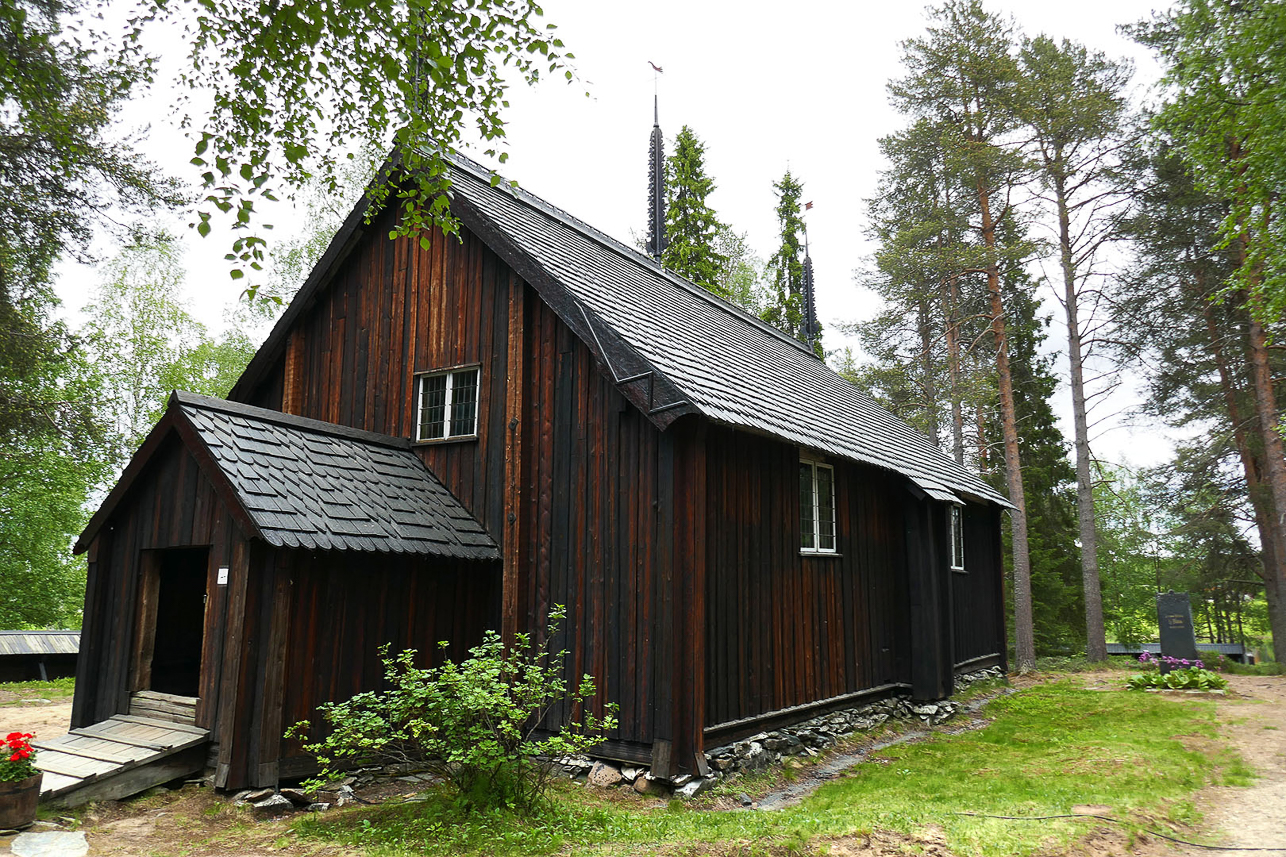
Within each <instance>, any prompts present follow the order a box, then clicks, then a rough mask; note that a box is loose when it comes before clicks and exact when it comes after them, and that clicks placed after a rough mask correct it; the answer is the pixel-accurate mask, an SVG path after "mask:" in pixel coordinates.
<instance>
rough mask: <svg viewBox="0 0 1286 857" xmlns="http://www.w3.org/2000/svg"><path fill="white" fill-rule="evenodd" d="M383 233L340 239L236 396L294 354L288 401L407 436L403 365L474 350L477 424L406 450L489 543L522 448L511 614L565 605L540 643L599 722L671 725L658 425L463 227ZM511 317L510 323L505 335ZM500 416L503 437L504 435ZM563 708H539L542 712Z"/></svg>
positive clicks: (530, 616) (267, 397) (532, 618)
mask: <svg viewBox="0 0 1286 857" xmlns="http://www.w3.org/2000/svg"><path fill="white" fill-rule="evenodd" d="M387 231H388V224H386V223H383V222H382V221H379V222H377V223H375V224H373V225H372V227H371V228H370V230H369V234H370V235H371V236H374V237H370V238H367V239H366V240H364V241H362V242H361V243H360V244H359V245H358V246H357V247H356V248H355V249H354V251H353V252H352V253H351V254H350V256H349V257H348V259H347V260H346V261H345V262H344V263H343V264H342V265H341V266H340V268H339V269H338V271H337V273H336V278H335V281H334V283H333V285H332V286H331V287H330V288H329V289H327V290H326V291H325V292H324V293H323V294H322V295H321V297H320V298H319V299H318V301H317V303H316V304H315V305H314V306H313V307H311V308H310V309H309V310H308V311H307V312H306V313H304V315H302V316H301V318H300V320H299V321H298V322H297V325H296V328H295V334H296V335H297V336H298V337H302V344H300V345H298V346H295V347H292V348H289V349H287V352H288V354H291V355H293V356H290V357H289V358H287V356H283V357H282V359H281V360H279V361H278V364H277V366H276V367H275V368H274V370H273V371H272V372H271V373H270V375H269V377H268V378H267V379H266V380H265V381H264V382H263V384H261V385H260V388H259V390H258V391H256V393H255V398H254V399H253V401H252V402H251V404H256V405H260V406H262V407H272V408H277V407H280V406H281V394H280V390H281V389H282V387H283V381H282V379H283V378H284V377H285V375H286V360H287V359H291V360H295V361H298V362H299V364H300V365H299V366H297V367H292V372H291V377H292V379H294V380H293V381H292V390H293V392H292V394H291V404H292V409H291V410H292V412H294V413H299V414H301V415H303V416H307V417H313V418H315V419H321V420H326V421H328V422H337V423H341V424H345V425H351V426H355V427H357V428H364V429H368V430H372V431H379V432H384V433H386V434H391V435H395V436H401V437H410V436H411V435H412V431H413V428H414V426H413V420H414V413H413V409H414V401H415V399H414V390H413V376H414V373H415V372H417V371H427V370H432V369H436V368H444V367H449V366H457V365H464V364H472V363H478V364H480V365H481V367H482V377H481V385H482V388H481V390H480V393H479V432H478V438H477V439H476V440H466V441H453V442H446V443H436V444H423V445H420V446H418V447H417V451H418V453H419V454H420V455H421V456H422V457H423V459H424V461H425V463H426V464H427V465H428V466H429V468H430V469H431V470H432V471H433V472H434V474H436V475H437V477H438V478H439V479H441V480H442V482H443V484H445V485H446V486H447V487H448V488H449V489H450V490H451V491H452V493H454V494H455V495H456V497H458V498H459V499H460V500H461V502H462V503H463V504H464V506H465V507H466V508H467V509H469V510H470V511H471V512H472V513H473V514H474V516H475V517H477V518H478V520H479V521H481V522H482V524H483V526H484V527H486V529H487V531H488V532H489V533H490V534H491V536H492V538H494V539H495V540H496V542H497V543H498V544H504V543H505V541H504V540H505V531H506V527H507V526H508V522H507V519H506V514H505V513H506V502H505V486H506V478H505V477H506V470H505V464H506V462H505V456H506V449H507V448H508V450H509V453H510V455H511V456H514V455H517V453H515V452H514V450H515V448H516V449H518V450H520V458H517V459H516V467H515V470H516V471H517V472H516V474H514V473H511V476H516V478H517V479H519V480H520V482H521V484H520V485H519V486H518V488H519V497H520V500H519V502H518V503H517V509H518V510H519V511H518V512H517V513H516V515H515V520H514V523H513V526H514V528H515V529H516V533H511V534H510V536H511V537H514V536H516V540H515V542H514V543H513V545H512V547H511V548H509V550H510V552H511V554H512V555H513V556H516V557H517V559H518V561H517V565H518V569H517V571H516V573H515V574H514V583H515V587H516V589H517V593H516V595H517V604H516V613H517V622H516V630H540V629H541V628H543V627H544V624H545V619H544V617H546V616H547V615H548V611H549V610H550V609H551V608H552V606H553V605H555V604H563V605H565V606H566V607H567V608H568V617H567V620H566V621H565V622H564V623H563V629H562V631H561V633H560V635H559V638H558V639H557V640H556V641H555V646H556V649H557V650H561V649H564V648H565V649H567V650H568V651H569V652H571V653H572V654H571V655H570V657H569V659H568V664H567V671H568V674H569V676H580V675H582V674H584V673H589V674H590V675H592V676H594V678H595V680H596V681H597V683H598V687H599V688H600V691H601V692H600V694H599V697H598V702H597V704H598V705H600V706H601V705H602V703H603V702H604V701H611V702H615V703H617V704H619V705H620V707H621V714H620V720H621V728H620V730H619V735H617V736H614V737H617V738H619V739H620V740H625V741H634V742H650V741H651V740H652V737H653V733H654V732H655V719H656V710H657V709H658V707H659V708H662V709H664V710H665V711H666V712H667V714H666V718H667V726H666V729H669V728H671V727H670V726H669V724H668V718H669V716H670V715H669V712H671V711H672V710H673V706H674V704H675V703H674V700H673V698H672V697H671V696H670V689H669V688H670V686H671V685H673V684H674V682H675V673H674V667H675V666H676V658H677V656H676V655H674V652H673V650H669V651H668V654H667V655H666V656H665V657H664V658H663V659H661V660H657V659H655V658H654V657H653V641H654V640H656V639H657V638H658V636H659V634H658V629H657V623H658V622H665V621H666V619H667V616H668V617H669V618H670V619H673V618H674V617H673V615H672V613H671V614H667V613H664V612H663V611H661V610H658V609H657V607H658V605H664V604H665V603H667V602H669V601H670V600H671V599H672V598H673V594H674V593H673V587H674V585H675V579H674V577H673V576H672V574H671V573H670V566H669V565H668V558H669V557H670V556H672V553H673V552H672V551H670V552H669V553H666V552H664V551H663V550H661V549H660V548H659V547H658V543H659V542H663V541H665V540H664V539H662V538H660V535H659V527H660V523H659V522H661V521H662V520H665V521H668V522H670V523H669V526H668V528H667V529H668V531H669V532H670V533H671V536H670V541H672V540H673V535H672V533H673V531H674V524H673V514H674V508H675V506H676V505H677V501H676V499H675V498H674V497H673V491H672V490H670V495H669V496H667V498H666V499H665V506H664V507H663V506H662V503H661V492H662V490H663V488H664V485H665V484H667V482H666V480H664V479H661V478H660V477H661V474H660V473H659V468H661V467H662V466H663V464H662V462H661V460H660V458H659V457H658V456H659V453H658V451H659V447H660V439H661V435H660V433H659V432H658V431H657V429H656V428H655V427H654V426H653V425H652V424H651V423H650V422H649V421H648V419H647V418H646V416H645V415H643V414H642V413H640V412H639V411H638V409H637V408H635V407H634V406H633V405H631V404H629V403H628V402H627V401H626V400H625V398H624V397H623V396H621V394H620V393H619V392H618V391H617V390H616V388H615V387H614V386H613V384H612V383H611V381H610V379H609V378H608V377H607V376H606V375H605V374H604V373H603V372H602V371H601V370H600V369H599V368H598V367H597V364H596V361H595V359H594V357H593V355H592V354H591V352H590V350H589V348H588V347H587V346H586V345H585V344H584V343H583V342H582V341H581V340H580V339H579V338H577V336H576V335H575V334H574V333H573V332H572V331H571V329H570V328H568V327H567V326H566V325H565V324H563V322H562V321H561V320H560V319H559V318H558V316H557V315H556V313H555V312H554V311H553V310H552V309H550V308H549V306H548V305H547V304H545V303H544V302H543V301H541V299H540V298H539V296H538V295H537V294H536V292H535V291H534V290H533V289H532V288H530V287H529V286H524V285H523V284H522V282H521V280H518V279H517V278H516V275H515V274H514V273H513V272H512V271H511V270H510V269H509V268H508V266H507V265H505V264H504V263H503V262H502V261H501V260H500V259H499V258H498V257H496V255H495V254H494V253H492V252H491V250H489V249H488V248H487V247H486V246H485V245H483V244H482V243H481V242H480V241H479V240H478V239H477V238H476V237H475V236H473V235H472V234H470V233H468V232H467V231H465V232H464V233H463V234H462V235H461V238H460V240H457V239H456V238H454V237H448V238H443V237H442V236H441V235H439V234H436V233H435V234H434V235H433V237H432V240H431V241H430V244H429V247H428V248H427V249H426V248H423V247H421V246H420V245H419V244H418V243H416V242H414V241H410V240H404V239H399V240H396V241H387V240H384V239H382V238H379V237H378V236H380V235H382V234H387ZM515 290H520V291H522V292H523V295H522V299H521V300H516V299H514V291H515ZM511 306H514V307H521V308H522V312H523V318H522V323H521V324H520V325H518V324H515V325H512V326H511V324H510V319H509V311H510V307H511ZM511 330H512V331H515V332H516V333H517V334H518V335H520V336H521V342H520V343H518V344H517V345H516V347H514V348H511V347H510V343H509V342H508V336H509V334H510V331H511ZM511 352H512V353H514V354H516V355H520V356H521V359H522V361H523V365H522V366H521V367H519V368H518V369H517V371H516V372H514V373H513V374H514V377H516V378H521V379H522V384H523V390H522V391H521V395H520V396H516V397H514V398H513V399H512V400H511V401H512V402H514V403H518V407H519V411H518V413H516V414H507V413H506V401H507V398H506V393H507V392H508V391H507V388H506V380H507V377H508V376H509V375H510V374H511V373H510V367H509V365H508V361H509V355H510V353H511ZM296 400H297V401H296ZM514 418H516V419H517V425H516V426H515V430H516V431H517V432H518V433H519V437H518V443H517V445H516V446H515V444H513V443H506V441H507V439H508V437H509V431H510V424H511V421H512V420H513V419H514ZM670 461H671V459H667V462H670ZM668 466H669V467H670V472H671V473H672V468H673V464H672V462H671V463H670V464H669V465H668ZM668 484H672V476H671V479H670V483H668ZM496 597H497V599H499V597H500V596H499V593H497V594H496ZM497 627H498V626H497ZM666 633H667V634H672V633H674V632H673V629H672V628H671V629H669V630H667V631H666ZM679 635H680V636H681V635H682V633H681V632H679ZM368 654H369V653H368ZM371 656H372V657H373V655H371ZM662 661H664V663H662ZM658 682H661V683H662V684H665V685H666V687H665V689H664V690H663V691H662V690H658V688H657V683H658ZM565 714H566V712H563V711H554V712H551V722H553V721H554V720H557V719H558V718H561V717H562V716H564V715H565Z"/></svg>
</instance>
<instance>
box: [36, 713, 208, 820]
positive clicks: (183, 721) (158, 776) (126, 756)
mask: <svg viewBox="0 0 1286 857" xmlns="http://www.w3.org/2000/svg"><path fill="white" fill-rule="evenodd" d="M195 702H196V701H195V700H189V699H187V698H185V697H173V696H168V695H167V694H158V693H151V692H143V693H139V694H135V697H134V699H133V700H132V703H131V706H130V711H131V712H132V713H130V714H118V715H116V716H115V717H111V718H109V719H107V720H104V721H102V722H101V723H95V724H93V725H92V726H86V727H83V728H80V729H72V730H71V731H70V732H68V733H67V734H66V735H63V736H61V737H59V738H52V739H50V740H48V741H33V742H32V743H31V745H32V747H34V748H35V749H36V750H37V751H38V752H37V753H36V767H37V768H39V769H40V770H42V771H44V773H45V779H44V782H43V784H42V786H41V791H40V800H41V802H56V803H58V804H61V805H63V806H78V805H80V804H82V803H87V802H89V801H91V800H117V799H120V798H123V797H128V796H129V795H132V794H136V793H137V792H140V791H143V790H144V789H148V788H151V787H152V786H154V785H159V784H161V783H164V782H168V781H170V780H172V779H176V778H178V777H182V776H187V775H189V774H193V773H198V772H200V771H201V770H202V768H203V767H204V765H205V745H206V743H207V742H208V741H209V739H210V734H209V732H207V731H206V730H205V729H201V728H199V727H197V726H195V725H193V724H192V722H191V719H189V716H188V714H187V709H189V708H192V707H194V706H195Z"/></svg>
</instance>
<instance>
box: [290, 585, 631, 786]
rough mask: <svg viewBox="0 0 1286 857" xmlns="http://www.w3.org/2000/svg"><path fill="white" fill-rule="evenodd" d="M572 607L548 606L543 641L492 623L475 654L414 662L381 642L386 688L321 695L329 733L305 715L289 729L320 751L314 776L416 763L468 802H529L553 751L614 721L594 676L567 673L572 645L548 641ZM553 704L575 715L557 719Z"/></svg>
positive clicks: (572, 750)
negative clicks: (510, 636) (573, 677)
mask: <svg viewBox="0 0 1286 857" xmlns="http://www.w3.org/2000/svg"><path fill="white" fill-rule="evenodd" d="M566 615H567V614H566V610H565V608H563V607H560V606H556V607H555V608H554V609H553V610H552V611H551V612H550V616H549V625H548V627H547V628H546V630H545V633H544V635H543V636H542V637H541V642H539V643H537V642H535V641H534V640H533V639H532V637H531V635H529V634H525V633H520V634H516V635H515V638H514V643H513V645H512V646H508V647H506V646H505V645H504V643H503V642H501V639H500V635H499V634H496V633H495V632H494V631H488V632H487V633H486V634H485V636H484V638H483V641H482V643H480V644H479V645H477V646H475V647H473V648H472V649H470V650H469V657H467V658H465V659H463V660H461V661H460V662H458V663H457V662H454V661H451V660H445V661H444V662H443V663H442V664H441V665H440V666H435V667H418V666H416V660H417V655H416V652H415V651H414V650H407V651H404V652H402V653H401V654H398V655H390V654H389V651H388V646H384V647H382V648H381V650H380V656H381V658H382V660H383V662H384V669H385V683H386V687H385V689H384V690H380V691H367V692H364V693H359V694H357V695H356V696H354V697H352V698H351V699H348V700H346V701H344V702H331V703H326V704H323V705H322V706H321V707H320V709H319V713H320V714H321V718H322V721H323V722H324V729H325V730H326V733H325V735H324V736H322V737H316V736H315V733H314V737H312V738H309V737H307V736H309V734H310V728H311V726H310V724H309V723H308V722H307V721H304V722H301V723H298V724H296V725H295V726H294V727H292V729H291V730H290V732H288V733H287V736H288V737H290V736H294V737H298V738H302V739H304V744H303V749H304V750H305V751H306V752H308V753H311V754H314V755H315V756H316V757H317V759H318V762H319V763H320V764H321V770H322V772H321V774H320V776H319V779H318V780H316V781H315V782H314V784H315V785H321V784H323V783H324V782H325V781H326V780H328V779H330V778H333V777H335V776H336V775H339V774H340V772H341V771H342V770H344V768H345V766H346V765H351V764H353V763H367V762H372V761H377V762H382V763H394V764H406V763H414V764H422V765H425V766H427V767H428V768H429V770H431V771H432V772H434V773H435V774H437V775H438V776H440V777H442V778H443V779H444V780H446V781H447V782H449V783H450V784H451V785H452V786H454V787H455V789H456V791H457V794H458V795H459V799H460V801H461V803H462V805H463V806H465V807H466V808H470V809H488V808H492V807H498V806H507V807H513V808H517V809H520V810H528V809H531V808H532V807H533V806H534V805H535V804H536V803H537V802H538V801H539V800H541V799H542V798H543V796H544V793H545V790H546V788H547V786H548V783H549V775H550V770H551V765H550V764H549V762H550V761H551V760H554V759H557V758H560V757H563V756H567V755H573V754H577V753H582V752H584V751H585V750H587V749H588V748H589V747H592V746H593V745H595V744H597V743H599V742H600V741H602V740H603V737H604V734H605V733H606V732H607V731H608V730H611V729H613V728H615V726H616V707H615V706H614V705H610V704H608V705H600V706H598V707H597V711H596V706H595V705H594V699H595V696H596V695H597V691H596V689H595V687H594V681H593V679H592V678H591V677H590V676H589V675H585V676H582V678H581V680H580V684H579V685H578V686H576V687H572V686H570V685H569V684H568V682H567V680H566V679H565V678H564V677H563V662H564V660H565V659H566V657H567V652H566V651H565V650H564V651H559V652H554V653H551V652H550V651H549V641H550V640H553V639H554V638H555V637H556V636H557V634H558V625H559V623H560V622H561V621H562V620H563V619H565V618H566ZM441 646H442V648H443V649H444V650H445V649H446V646H447V644H446V643H442V644H441ZM556 707H564V708H565V710H567V711H568V712H569V713H568V716H567V718H566V719H565V720H564V722H562V723H555V724H550V723H548V722H546V721H547V715H548V714H550V712H551V711H552V710H554V709H555V708H556ZM541 729H552V731H551V732H548V733H546V734H543V735H541V734H538V732H539V731H540V730H541Z"/></svg>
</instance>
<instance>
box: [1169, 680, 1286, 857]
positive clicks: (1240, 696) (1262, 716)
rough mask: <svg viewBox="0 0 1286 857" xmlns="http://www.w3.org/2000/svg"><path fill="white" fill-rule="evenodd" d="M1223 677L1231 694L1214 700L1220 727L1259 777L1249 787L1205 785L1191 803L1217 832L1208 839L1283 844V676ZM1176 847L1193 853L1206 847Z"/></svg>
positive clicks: (1248, 844)
mask: <svg viewBox="0 0 1286 857" xmlns="http://www.w3.org/2000/svg"><path fill="white" fill-rule="evenodd" d="M1228 680H1229V683H1230V684H1231V688H1230V689H1231V690H1232V691H1234V692H1235V694H1234V695H1232V696H1230V697H1229V698H1228V699H1227V700H1226V701H1223V702H1220V703H1219V718H1220V721H1221V723H1222V733H1223V735H1224V736H1225V737H1226V738H1227V740H1228V742H1229V743H1230V744H1232V746H1234V747H1236V749H1237V751H1238V752H1239V753H1241V756H1242V758H1244V759H1245V760H1246V761H1247V762H1248V763H1249V764H1250V765H1251V766H1252V767H1253V768H1254V769H1255V772H1256V773H1257V774H1259V779H1257V780H1256V781H1255V782H1254V784H1253V785H1251V786H1250V787H1249V788H1230V787H1226V786H1219V787H1214V788H1209V789H1206V790H1205V791H1203V792H1202V793H1201V794H1200V795H1198V798H1197V806H1198V808H1199V809H1201V810H1202V811H1203V812H1204V813H1205V815H1206V821H1207V825H1208V828H1209V830H1210V831H1212V833H1214V832H1217V835H1216V836H1215V838H1214V839H1211V840H1210V842H1211V843H1218V844H1220V845H1232V846H1236V847H1239V848H1282V849H1286V676H1236V675H1234V676H1229V677H1228ZM1181 850H1182V851H1184V852H1185V853H1191V854H1193V855H1194V857H1195V855H1196V854H1201V853H1205V854H1209V853H1210V852H1209V851H1208V850H1206V849H1195V848H1185V849H1181ZM1226 853H1228V852H1226ZM1281 853H1283V854H1286V850H1283V851H1282V852H1281Z"/></svg>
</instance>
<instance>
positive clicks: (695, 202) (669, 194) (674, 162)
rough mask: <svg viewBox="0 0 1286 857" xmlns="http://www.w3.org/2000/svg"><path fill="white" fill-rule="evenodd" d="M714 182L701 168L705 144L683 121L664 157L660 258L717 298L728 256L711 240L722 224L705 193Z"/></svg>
mask: <svg viewBox="0 0 1286 857" xmlns="http://www.w3.org/2000/svg"><path fill="white" fill-rule="evenodd" d="M714 189H715V183H714V179H712V178H711V177H710V176H709V175H707V174H706V170H705V144H704V143H702V142H701V140H700V138H699V137H697V135H696V133H695V132H694V131H693V130H692V129H691V128H689V127H688V126H687V125H684V126H683V127H682V128H681V129H679V133H678V134H677V135H676V136H675V138H674V154H672V155H670V157H669V158H667V159H666V161H665V236H666V239H667V241H668V243H667V245H666V247H665V250H664V252H663V253H662V254H661V261H662V262H663V263H664V264H665V266H666V267H667V268H669V269H670V270H672V271H674V272H675V273H677V274H679V275H680V276H682V277H686V278H688V279H689V280H691V281H692V282H694V283H696V284H697V285H699V286H701V287H702V288H704V289H707V290H708V291H711V292H713V293H714V294H716V295H718V296H719V297H721V298H725V299H727V298H729V297H731V295H730V293H728V292H727V291H725V289H724V286H723V282H722V278H721V274H722V273H723V270H724V266H725V265H726V264H727V262H728V258H727V257H726V256H724V255H723V254H721V253H720V252H719V251H718V250H717V249H716V248H715V243H716V239H717V237H718V234H719V231H720V230H721V229H723V228H724V225H723V224H722V223H720V222H719V218H718V216H716V215H715V213H714V209H713V208H711V207H710V204H709V203H708V202H707V197H709V196H710V194H711V193H713V192H714Z"/></svg>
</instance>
